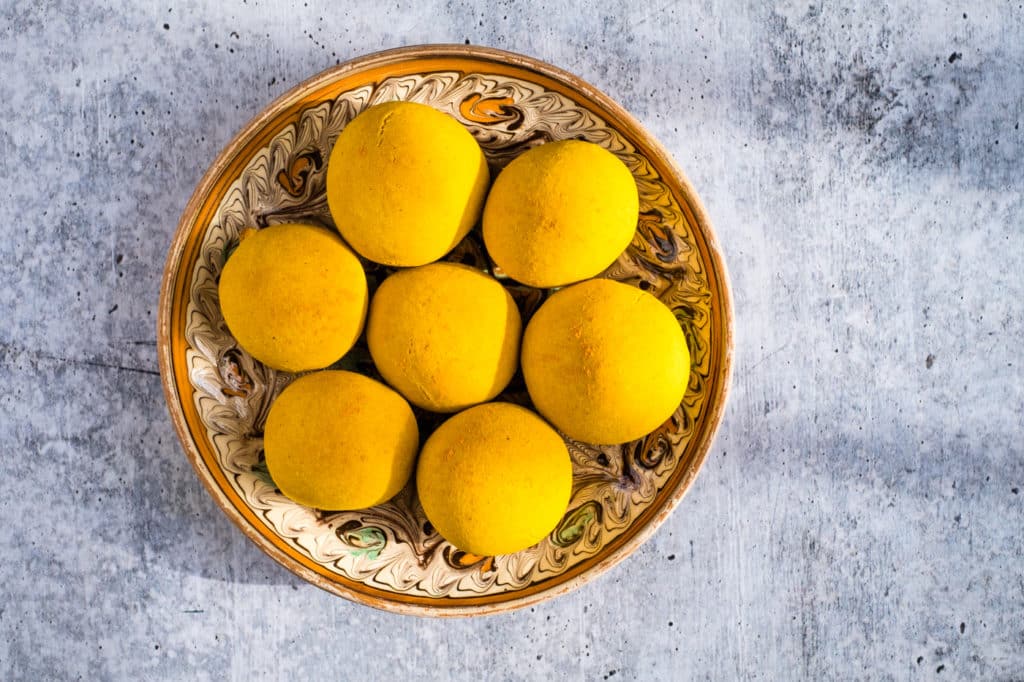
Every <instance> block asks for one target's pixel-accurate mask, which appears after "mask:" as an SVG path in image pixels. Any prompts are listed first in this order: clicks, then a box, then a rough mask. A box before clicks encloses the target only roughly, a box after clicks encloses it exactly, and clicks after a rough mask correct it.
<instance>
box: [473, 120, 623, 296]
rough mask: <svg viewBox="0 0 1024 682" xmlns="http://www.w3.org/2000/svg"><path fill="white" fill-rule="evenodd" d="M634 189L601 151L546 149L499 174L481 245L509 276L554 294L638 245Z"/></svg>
mask: <svg viewBox="0 0 1024 682" xmlns="http://www.w3.org/2000/svg"><path fill="white" fill-rule="evenodd" d="M638 215H639V199H638V196H637V190H636V182H635V181H634V180H633V175H632V173H630V172H629V169H628V168H626V166H625V164H623V163H622V162H621V161H619V159H618V158H616V157H615V155H614V154H612V153H611V152H609V151H607V150H606V149H604V148H603V147H599V146H598V145H596V144H593V143H590V142H582V141H579V140H563V141H560V142H549V143H548V144H542V145H540V146H539V147H534V148H533V149H530V150H529V151H527V152H525V153H523V154H521V155H520V156H518V157H517V158H516V159H515V160H513V161H512V163H510V164H509V165H508V166H506V167H505V169H504V170H503V171H502V172H501V174H500V175H498V179H497V180H495V181H494V187H492V188H491V192H490V194H489V195H488V197H487V205H486V206H485V207H484V219H483V224H484V242H485V243H486V245H487V252H488V253H489V254H490V256H491V258H493V259H494V262H495V263H497V264H498V265H500V266H501V268H502V270H504V271H505V272H506V273H508V275H509V276H510V277H512V278H513V279H515V280H518V281H520V282H522V283H523V284H528V285H530V286H534V287H555V286H562V285H565V284H571V283H572V282H578V281H580V280H583V279H587V278H588V277H593V276H594V275H596V274H598V273H600V272H601V271H602V270H604V269H605V268H607V267H608V266H609V265H611V264H612V262H614V261H615V259H616V258H618V257H619V254H621V253H622V252H623V251H625V249H626V247H627V246H629V243H630V241H631V240H632V239H633V233H634V232H635V231H636V223H637V218H638Z"/></svg>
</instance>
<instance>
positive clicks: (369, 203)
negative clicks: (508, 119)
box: [327, 102, 490, 266]
mask: <svg viewBox="0 0 1024 682" xmlns="http://www.w3.org/2000/svg"><path fill="white" fill-rule="evenodd" d="M489 181H490V172H489V171H488V169H487V161H486V160H485V159H484V154H483V152H482V151H481V150H480V146H479V145H478V144H477V143H476V140H475V139H474V138H473V136H472V135H471V134H470V133H469V131H468V130H466V129H465V128H464V127H463V126H462V125H461V124H460V123H459V122H458V121H456V120H455V119H454V118H452V117H451V116H448V115H447V114H444V113H442V112H440V111H438V110H437V109H434V108H432V107H429V106H426V105H424V104H415V103H413V102H389V103H387V104H379V105H376V106H373V107H370V108H369V109H367V110H365V111H363V112H362V113H361V114H359V115H358V116H356V117H355V118H354V119H353V120H352V121H351V122H350V123H349V124H348V125H347V126H345V128H344V130H342V131H341V134H340V135H339V136H338V139H337V141H336V142H335V143H334V148H333V150H332V151H331V156H330V160H329V161H328V165H327V203H328V206H329V207H330V211H331V216H332V217H333V218H334V224H335V225H336V226H337V228H338V231H339V232H341V235H342V236H343V237H344V238H345V241H347V242H348V243H349V244H350V245H351V246H352V248H353V249H355V250H356V251H357V252H359V253H360V254H361V255H362V256H364V257H365V258H368V259H370V260H372V261H376V262H377V263H383V264H385V265H394V266H414V265H424V264H426V263H431V262H433V261H436V260H437V259H439V258H441V257H442V256H444V255H445V254H446V253H448V252H449V251H451V250H452V248H453V247H454V246H455V245H456V244H458V243H459V242H460V241H461V240H462V238H463V237H465V236H466V234H467V233H468V232H469V231H470V229H472V227H473V225H474V223H476V221H477V218H479V217H480V210H481V207H482V205H483V200H484V195H485V194H486V192H487V186H488V183H489Z"/></svg>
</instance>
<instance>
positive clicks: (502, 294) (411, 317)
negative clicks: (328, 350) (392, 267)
mask: <svg viewBox="0 0 1024 682" xmlns="http://www.w3.org/2000/svg"><path fill="white" fill-rule="evenodd" d="M521 333H522V320H521V318H520V317H519V309H518V308H516V304H515V301H514V300H513V299H512V296H511V295H510V294H509V293H508V292H507V291H506V290H505V287H503V286H501V284H500V283H499V282H498V281H497V280H496V279H494V278H493V277H491V276H490V275H487V274H485V273H483V272H481V271H479V270H475V269H473V268H470V267H468V266H465V265H458V264H455V263H434V264H431V265H424V266H422V267H419V268H413V269H410V270H401V271H399V272H397V273H395V274H393V275H391V276H390V277H388V278H387V279H386V280H384V282H383V283H382V284H381V285H380V288H378V289H377V293H376V294H374V297H373V301H372V302H371V303H370V319H369V322H368V323H367V328H366V339H367V342H368V344H369V346H370V355H372V356H373V361H374V363H375V364H376V365H377V369H378V371H380V373H381V376H383V377H384V379H385V380H386V381H387V382H388V383H389V384H391V385H392V386H394V387H395V388H396V389H398V391H399V392H400V393H401V394H402V395H404V396H405V397H406V398H408V399H409V401H410V402H412V403H414V404H416V405H419V406H420V407H422V408H425V409H428V410H433V411H435V412H455V411H456V410H461V409H463V408H465V407H469V406H470V405H475V404H477V403H482V402H484V401H487V400H490V399H491V398H493V397H494V396H496V395H498V393H500V392H501V390H502V389H503V388H505V386H506V385H507V384H508V382H509V380H510V379H511V378H512V375H513V374H515V371H516V367H517V366H518V363H519V338H520V335H521Z"/></svg>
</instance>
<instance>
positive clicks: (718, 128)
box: [0, 0, 1024, 680]
mask: <svg viewBox="0 0 1024 682" xmlns="http://www.w3.org/2000/svg"><path fill="white" fill-rule="evenodd" d="M844 4H845V3H844ZM848 4H849V5H851V6H850V7H849V8H847V9H843V8H840V7H838V6H837V3H819V2H799V3H795V2H781V3H750V4H744V3H738V2H729V3H723V2H704V3H696V4H672V3H667V4H665V3H643V2H637V3H628V4H625V5H620V4H619V3H613V4H612V3H610V4H608V5H605V6H598V5H596V4H594V3H589V2H580V1H575V0H565V1H561V2H550V3H546V4H532V3H531V4H526V3H515V4H512V3H502V2H497V1H494V2H490V3H480V4H467V3H463V2H429V3H427V2H424V3H416V4H415V5H414V4H411V3H407V2H404V1H399V2H396V3H377V2H353V3H339V2H321V1H320V0H308V1H307V2H300V1H298V0H295V1H288V2H270V1H268V0H226V2H223V3H213V2H211V3H208V4H204V3H202V2H199V1H197V0H186V2H179V1H178V0H165V2H162V3H160V4H154V3H136V2H127V1H126V0H114V1H113V2H112V3H111V4H109V5H106V6H101V5H98V4H92V3H74V2H43V3H40V2H26V1H23V0H13V1H12V0H3V2H0V123H2V127H0V178H2V181H3V188H2V191H0V208H2V215H3V219H4V222H3V227H2V228H0V229H2V236H3V238H2V239H0V285H2V286H0V321H2V324H0V386H2V387H3V388H2V391H0V480H2V482H3V488H2V493H0V518H2V524H0V539H2V541H3V542H2V546H3V551H4V554H3V559H2V560H0V678H3V679H27V680H43V679H87V680H101V679H132V680H143V679H144V680H158V679H160V680H162V679H171V680H176V679H177V680H180V679H189V680H192V679H195V680H203V679H210V680H223V679H229V680H249V679H271V680H273V679H297V680H305V679H314V678H329V679H399V680H405V679H431V678H434V679H443V678H447V679H455V680H492V679H494V680H499V679H542V680H543V679H568V680H600V679H614V680H620V679H626V680H632V679H642V680H647V679H663V680H684V679H715V680H731V679H744V680H745V679H766V680H789V679H872V680H874V679H895V680H912V679H913V680H916V679H947V678H948V679H979V680H1021V679H1024V538H1022V533H1024V493H1022V489H1024V459H1022V455H1024V445H1022V442H1021V434H1022V431H1024V417H1022V414H1024V394H1022V388H1021V386H1022V383H1024V369H1022V362H1024V361H1022V358H1021V353H1020V349H1021V344H1022V341H1024V304H1022V302H1021V301H1022V298H1024V274H1022V273H1024V224H1022V223H1024V213H1022V208H1024V200H1022V176H1024V154H1022V152H1024V131H1022V130H1021V120H1022V118H1024V6H1022V5H1021V4H1020V3H1019V2H987V3H960V4H945V3H924V4H922V3H917V2H896V3H890V2H882V1H881V0H870V1H868V2H863V3H848ZM464 41H470V42H472V43H475V44H483V45H492V46H496V47H502V48H507V49H512V50H516V51H520V52H524V53H528V54H531V55H534V56H537V57H540V58H542V59H545V60H547V61H550V62H552V63H554V64H558V65H560V66H562V67H564V68H566V69H568V70H570V71H573V72H575V73H577V74H579V75H581V76H582V77H584V78H585V79H587V80H589V81H591V82H592V83H594V84H596V85H597V86H599V87H601V88H602V89H604V90H605V91H607V92H608V93H609V94H611V95H612V96H613V97H615V98H616V99H618V100H619V101H621V102H622V103H623V104H624V105H625V106H626V107H627V108H628V109H630V110H631V111H632V112H633V113H634V114H635V115H636V116H637V117H638V118H639V119H640V120H641V121H643V122H644V123H645V124H646V125H647V126H648V127H649V129H650V130H651V131H652V132H653V133H654V134H655V135H656V136H657V137H658V138H660V139H661V140H662V142H663V143H664V144H665V146H666V147H667V148H668V149H669V150H671V151H672V153H673V154H674V155H675V156H676V158H677V160H678V161H679V162H680V164H681V165H682V166H683V167H684V168H685V170H686V171H687V173H688V174H689V175H690V177H691V179H692V180H693V182H694V183H695V185H696V187H697V188H698V190H699V192H700V193H701V194H702V196H703V198H704V200H705V202H706V204H707V207H708V209H709V211H710V213H711V215H712V217H713V219H714V220H715V222H716V223H717V228H718V231H719V235H720V237H721V241H722V244H723V247H724V250H725V253H726V256H727V260H728V264H729V266H730V268H731V271H732V276H733V283H734V287H735V298H736V315H737V357H736V374H735V380H734V391H733V395H732V401H731V404H730V406H729V410H728V414H727V416H726V419H725V423H724V425H723V429H722V431H721V434H720V437H719V439H718V441H717V444H716V447H715V448H714V451H713V453H712V455H711V457H710V458H709V460H708V462H707V464H706V466H705V467H704V470H703V472H702V474H701V476H700V478H699V480H698V482H697V484H696V486H695V488H694V489H693V491H692V492H691V494H690V495H689V496H688V497H687V498H686V500H685V501H684V503H683V504H682V506H681V507H680V508H679V510H678V511H677V512H676V513H675V514H674V516H673V517H672V518H671V519H670V520H669V522H668V523H666V524H665V526H664V527H663V528H662V529H661V530H660V531H659V532H658V533H657V535H656V536H655V537H654V538H653V539H652V540H651V541H650V542H649V543H648V544H647V545H645V546H644V547H643V548H642V549H641V550H640V551H639V552H637V553H636V554H635V555H634V556H633V557H631V558H630V559H629V560H627V561H626V562H625V563H623V564H622V565H620V566H619V567H617V568H616V569H614V570H613V571H611V572H610V573H608V574H606V575H605V576H604V577H602V578H601V579H599V580H598V581H596V582H594V583H592V584H590V585H588V586H586V587H584V588H583V589H581V590H579V591H577V592H575V593H573V594H571V595H569V596H566V597H564V598H560V599H558V600H555V601H553V602H549V603H546V604H544V605H541V606H537V607H535V608H533V609H529V610H526V611H523V612H519V613H514V614H511V615H505V616H498V617H491V618H485V619H476V620H466V621H455V622H451V621H443V622H442V621H433V620H423V619H415V618H408V617H400V616H395V615H390V614H386V613H381V612H378V611H375V610H371V609H368V608H365V607H361V606H357V605H353V604H350V603H348V602H346V601H344V600H341V599H338V598H336V597H332V596H330V595H329V594H327V593H325V592H322V591H320V590H318V589H316V588H314V587H311V586H309V585H307V584H305V583H303V582H301V581H300V580H298V579H297V578H295V577H293V576H292V575H291V574H290V573H288V572H287V571H286V570H284V569H283V568H280V567H279V566H278V565H277V564H275V563H274V562H273V561H271V560H270V559H269V558H267V557H265V556H264V555H263V554H262V553H261V552H260V551H259V550H258V549H257V548H256V547H255V546H254V545H252V544H251V543H250V542H249V541H248V540H246V539H244V538H243V537H242V535H241V534H240V533H239V532H237V531H236V530H235V528H234V527H233V526H232V525H231V524H230V522H229V521H228V520H227V518H226V517H225V516H224V515H223V514H222V513H221V512H220V511H218V510H217V508H216V507H215V506H214V504H213V502H212V501H211V500H210V498H209V497H208V496H207V495H206V493H205V492H204V491H203V490H202V489H201V487H200V485H199V483H198V482H197V479H196V477H195V476H194V475H193V472H192V469H191V467H190V466H189V464H188V463H187V461H186V459H185V457H184V455H183V453H182V452H181V450H180V448H179V446H178V443H177V442H176V439H175V436H174V433H173V431H172V428H171V425H170V423H169V420H168V418H167V415H166V411H165V408H164V405H163V398H162V395H161V391H160V379H159V377H158V375H157V371H156V364H155V363H156V360H155V349H154V336H155V331H154V325H155V320H154V315H155V314H156V312H155V309H156V302H157V293H158V285H159V276H160V272H161V269H162V267H163V262H164V255H165V252H166V249H167V246H168V242H169V239H170V236H171V234H172V232H173V229H174V227H175V224H176V221H177V218H178V216H179V214H180V212H181V210H182V208H183V207H184V205H185V202H186V200H187V199H188V197H189V195H190V193H191V191H192V189H193V187H194V185H195V183H196V182H198V180H199V178H200V176H201V174H202V173H203V171H204V169H205V168H206V167H207V165H208V164H209V163H210V162H211V161H212V160H213V158H214V157H215V155H216V154H217V152H218V151H219V150H220V149H221V148H222V146H223V145H224V144H226V143H227V141H228V140H229V139H230V138H231V136H232V135H233V134H234V132H235V131H236V130H238V129H239V128H240V127H241V126H242V125H243V124H244V123H245V122H246V121H247V120H248V119H249V118H250V117H251V116H252V115H253V114H255V113H256V112H257V111H259V109H260V108H262V107H263V106H264V105H266V104H267V103H268V102H269V101H270V100H271V99H272V98H274V97H275V96H277V95H279V94H280V93H282V92H284V91H285V90H287V89H288V88H290V87H291V86H293V85H294V84H296V83H297V82H299V81H300V80H302V79H304V78H306V77H308V76H311V75H313V74H315V73H316V72H318V71H320V70H321V69H323V68H325V67H327V66H329V65H332V64H334V63H335V60H344V59H348V58H350V57H354V56H357V55H360V54H363V53H366V52H370V51H375V50H378V49H381V48H386V47H393V46H398V45H405V44H415V43H425V42H464Z"/></svg>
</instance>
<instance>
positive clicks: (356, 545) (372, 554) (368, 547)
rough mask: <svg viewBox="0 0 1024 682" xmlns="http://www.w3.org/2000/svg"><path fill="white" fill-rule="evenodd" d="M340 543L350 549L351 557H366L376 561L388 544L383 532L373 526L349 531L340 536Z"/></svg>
mask: <svg viewBox="0 0 1024 682" xmlns="http://www.w3.org/2000/svg"><path fill="white" fill-rule="evenodd" d="M341 539H342V541H343V542H344V543H345V544H346V545H348V546H349V547H351V548H352V550H351V553H352V556H366V557H367V558H368V559H376V558H377V557H379V556H380V553H381V552H382V551H384V547H385V545H387V544H388V541H387V537H386V536H385V535H384V531H382V530H381V529H380V528H377V527H375V526H366V527H364V528H357V529H355V530H350V531H348V532H347V533H345V534H344V535H342V538H341Z"/></svg>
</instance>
